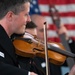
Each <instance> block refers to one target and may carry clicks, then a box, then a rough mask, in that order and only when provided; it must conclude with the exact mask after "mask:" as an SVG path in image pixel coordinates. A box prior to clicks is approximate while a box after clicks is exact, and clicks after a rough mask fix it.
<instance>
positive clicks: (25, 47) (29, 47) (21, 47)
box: [13, 38, 66, 65]
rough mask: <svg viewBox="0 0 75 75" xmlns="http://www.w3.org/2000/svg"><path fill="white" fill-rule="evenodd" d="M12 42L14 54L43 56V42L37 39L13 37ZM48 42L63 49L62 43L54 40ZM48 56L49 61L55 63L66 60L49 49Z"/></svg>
mask: <svg viewBox="0 0 75 75" xmlns="http://www.w3.org/2000/svg"><path fill="white" fill-rule="evenodd" d="M13 44H14V46H15V51H16V54H17V55H19V56H23V57H31V58H33V57H35V56H38V57H42V58H45V50H44V44H42V43H40V42H38V41H37V40H33V39H26V38H16V39H14V41H13ZM49 44H51V45H53V46H58V47H59V48H60V49H62V50H65V49H64V47H63V46H62V44H60V43H55V42H54V43H49ZM48 58H49V62H51V63H53V64H56V65H62V64H63V63H64V62H65V60H66V56H64V55H62V54H59V53H57V52H54V51H51V50H48Z"/></svg>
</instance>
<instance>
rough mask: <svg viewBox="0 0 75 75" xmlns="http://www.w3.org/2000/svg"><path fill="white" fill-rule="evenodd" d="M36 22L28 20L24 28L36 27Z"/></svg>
mask: <svg viewBox="0 0 75 75" xmlns="http://www.w3.org/2000/svg"><path fill="white" fill-rule="evenodd" d="M36 27H37V26H36V24H35V23H33V22H32V21H30V22H28V23H27V25H26V29H32V28H36Z"/></svg>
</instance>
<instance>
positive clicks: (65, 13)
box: [30, 0, 75, 42]
mask: <svg viewBox="0 0 75 75" xmlns="http://www.w3.org/2000/svg"><path fill="white" fill-rule="evenodd" d="M52 4H53V5H55V7H56V9H57V10H58V12H59V15H60V21H61V23H63V24H64V25H65V27H66V28H67V29H68V35H69V36H70V37H72V38H73V39H75V0H32V2H31V9H30V15H32V14H40V15H43V16H45V18H46V20H47V23H48V40H51V41H55V42H59V41H60V38H59V37H58V34H57V33H56V26H55V25H54V24H53V22H52V18H51V16H50V13H49V8H50V7H49V6H50V5H52Z"/></svg>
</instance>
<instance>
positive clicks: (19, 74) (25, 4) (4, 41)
mask: <svg viewBox="0 0 75 75" xmlns="http://www.w3.org/2000/svg"><path fill="white" fill-rule="evenodd" d="M29 10H30V0H0V74H1V75H37V74H36V73H34V72H30V71H29V70H28V71H27V70H24V69H22V68H21V67H20V65H19V63H18V60H17V57H16V55H15V49H14V46H13V44H12V41H11V39H10V37H11V35H12V34H13V33H18V34H21V33H25V26H26V23H27V22H28V21H30V16H29Z"/></svg>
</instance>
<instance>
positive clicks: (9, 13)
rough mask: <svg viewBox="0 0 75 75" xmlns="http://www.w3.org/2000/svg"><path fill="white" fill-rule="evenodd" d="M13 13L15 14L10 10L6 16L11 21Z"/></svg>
mask: <svg viewBox="0 0 75 75" xmlns="http://www.w3.org/2000/svg"><path fill="white" fill-rule="evenodd" d="M13 15H14V13H13V12H12V11H9V12H8V13H7V15H6V18H7V19H8V20H9V21H11V20H12V18H13Z"/></svg>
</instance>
